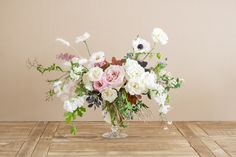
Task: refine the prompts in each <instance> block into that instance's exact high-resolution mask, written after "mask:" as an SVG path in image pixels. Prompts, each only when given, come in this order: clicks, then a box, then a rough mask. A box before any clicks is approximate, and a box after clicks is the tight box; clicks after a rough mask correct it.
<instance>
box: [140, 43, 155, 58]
mask: <svg viewBox="0 0 236 157" xmlns="http://www.w3.org/2000/svg"><path fill="white" fill-rule="evenodd" d="M155 47H156V43H154V46H153V48H152V49H151V51H149V52H148V53H147V54H146V55H145V56H144V57H143V60H145V59H146V58H147V57H148V56H149V55H150V54H151V53H152V51H153V50H154V49H155Z"/></svg>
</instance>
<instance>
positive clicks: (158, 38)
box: [152, 28, 168, 45]
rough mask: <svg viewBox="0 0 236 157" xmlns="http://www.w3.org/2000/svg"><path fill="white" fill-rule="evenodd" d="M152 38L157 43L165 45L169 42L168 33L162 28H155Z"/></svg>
mask: <svg viewBox="0 0 236 157" xmlns="http://www.w3.org/2000/svg"><path fill="white" fill-rule="evenodd" d="M152 39H153V41H154V42H155V43H161V44H162V45H165V44H167V42H168V36H167V34H166V33H165V32H164V31H163V30H162V29H160V28H154V29H153V32H152Z"/></svg>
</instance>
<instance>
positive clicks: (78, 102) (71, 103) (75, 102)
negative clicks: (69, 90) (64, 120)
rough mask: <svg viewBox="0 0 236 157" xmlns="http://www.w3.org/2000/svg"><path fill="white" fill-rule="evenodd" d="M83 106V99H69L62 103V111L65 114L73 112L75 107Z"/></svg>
mask: <svg viewBox="0 0 236 157" xmlns="http://www.w3.org/2000/svg"><path fill="white" fill-rule="evenodd" d="M83 104H84V97H78V98H71V99H69V100H66V101H65V102H64V109H65V110H66V111H67V112H74V111H75V110H76V109H77V107H81V106H83Z"/></svg>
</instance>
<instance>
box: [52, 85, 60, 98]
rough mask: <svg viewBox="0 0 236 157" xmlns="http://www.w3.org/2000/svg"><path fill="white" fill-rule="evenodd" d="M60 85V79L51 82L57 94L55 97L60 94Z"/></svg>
mask: <svg viewBox="0 0 236 157" xmlns="http://www.w3.org/2000/svg"><path fill="white" fill-rule="evenodd" d="M61 85H62V81H56V82H54V84H53V90H54V92H55V93H56V94H57V97H59V96H60V95H61V94H62V90H61Z"/></svg>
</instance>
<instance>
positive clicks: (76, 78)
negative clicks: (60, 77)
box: [70, 70, 80, 81]
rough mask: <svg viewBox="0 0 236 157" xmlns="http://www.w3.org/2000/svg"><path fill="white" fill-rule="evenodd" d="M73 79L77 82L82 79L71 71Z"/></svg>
mask: <svg viewBox="0 0 236 157" xmlns="http://www.w3.org/2000/svg"><path fill="white" fill-rule="evenodd" d="M70 77H71V79H73V80H75V81H77V80H78V79H79V78H80V75H78V74H76V73H75V72H74V71H73V70H71V71H70Z"/></svg>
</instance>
